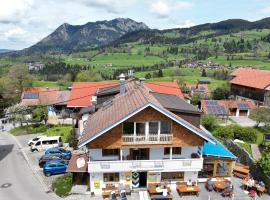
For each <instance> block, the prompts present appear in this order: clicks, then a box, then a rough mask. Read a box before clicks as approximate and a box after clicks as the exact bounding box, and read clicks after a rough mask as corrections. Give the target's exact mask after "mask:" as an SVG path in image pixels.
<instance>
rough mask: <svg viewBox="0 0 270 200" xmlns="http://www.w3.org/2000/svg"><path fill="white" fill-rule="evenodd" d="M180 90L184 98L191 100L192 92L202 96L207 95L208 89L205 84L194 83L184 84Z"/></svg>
mask: <svg viewBox="0 0 270 200" xmlns="http://www.w3.org/2000/svg"><path fill="white" fill-rule="evenodd" d="M182 91H183V93H184V94H185V99H187V100H191V98H192V96H193V94H195V93H199V94H201V96H202V97H203V98H207V97H209V90H208V85H207V84H198V83H197V84H196V85H191V84H188V85H184V86H183V87H182Z"/></svg>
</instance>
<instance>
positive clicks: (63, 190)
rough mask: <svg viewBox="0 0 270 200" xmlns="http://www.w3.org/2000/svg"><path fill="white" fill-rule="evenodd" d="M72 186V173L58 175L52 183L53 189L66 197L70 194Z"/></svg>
mask: <svg viewBox="0 0 270 200" xmlns="http://www.w3.org/2000/svg"><path fill="white" fill-rule="evenodd" d="M71 188H72V174H71V173H68V174H65V175H64V176H60V177H58V178H57V179H56V180H55V181H54V182H53V183H52V189H53V191H54V192H55V193H56V194H57V195H58V196H60V197H65V196H67V195H68V194H69V192H70V191H71Z"/></svg>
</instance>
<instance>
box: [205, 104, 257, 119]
mask: <svg viewBox="0 0 270 200" xmlns="http://www.w3.org/2000/svg"><path fill="white" fill-rule="evenodd" d="M254 108H256V105H255V103H254V101H251V100H202V101H201V110H202V111H203V112H204V113H205V114H210V115H215V116H217V117H218V118H224V119H227V117H228V116H235V117H241V116H244V117H247V116H249V114H250V111H251V110H252V109H254Z"/></svg>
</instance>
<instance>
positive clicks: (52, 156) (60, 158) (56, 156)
mask: <svg viewBox="0 0 270 200" xmlns="http://www.w3.org/2000/svg"><path fill="white" fill-rule="evenodd" d="M49 161H62V162H63V164H67V163H68V161H66V160H65V159H64V158H63V155H61V154H47V155H43V156H42V157H41V158H40V159H39V161H38V164H39V167H41V168H43V166H44V165H45V163H46V162H49Z"/></svg>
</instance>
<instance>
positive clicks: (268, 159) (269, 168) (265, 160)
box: [258, 153, 270, 176]
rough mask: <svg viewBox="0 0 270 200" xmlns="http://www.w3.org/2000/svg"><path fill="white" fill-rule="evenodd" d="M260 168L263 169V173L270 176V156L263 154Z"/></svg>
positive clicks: (259, 163)
mask: <svg viewBox="0 0 270 200" xmlns="http://www.w3.org/2000/svg"><path fill="white" fill-rule="evenodd" d="M258 165H259V166H260V168H262V170H263V172H264V173H265V174H266V175H268V176H270V154H269V153H268V154H263V156H262V158H261V160H260V161H259V162H258Z"/></svg>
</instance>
